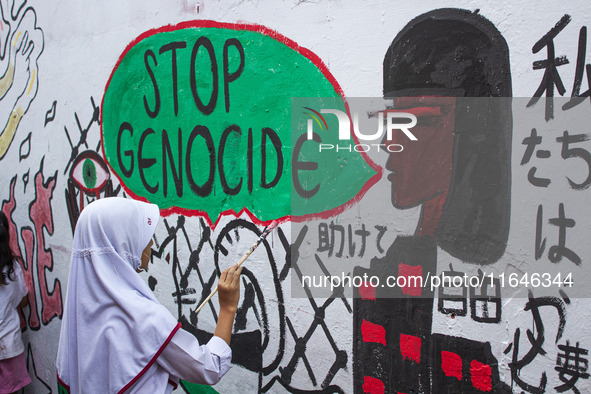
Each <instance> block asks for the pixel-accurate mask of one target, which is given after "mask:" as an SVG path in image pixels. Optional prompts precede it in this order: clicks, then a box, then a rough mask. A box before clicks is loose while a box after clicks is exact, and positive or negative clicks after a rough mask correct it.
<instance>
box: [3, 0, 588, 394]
mask: <svg viewBox="0 0 591 394" xmlns="http://www.w3.org/2000/svg"><path fill="white" fill-rule="evenodd" d="M0 16H1V19H0V75H2V76H1V77H0V208H1V210H2V212H4V213H5V214H6V215H7V217H8V218H9V221H10V234H11V236H12V237H13V238H12V245H11V246H12V247H13V249H14V252H15V253H17V254H18V255H19V256H21V257H22V265H23V268H24V272H25V279H26V282H27V287H28V289H29V295H28V297H29V306H27V307H25V308H24V309H22V310H21V311H20V314H21V325H22V330H23V340H24V342H25V349H26V359H27V368H28V371H29V374H30V376H31V378H32V383H31V384H30V385H29V386H28V387H27V388H25V389H24V392H25V393H53V392H57V391H58V387H57V380H56V368H55V358H56V354H57V345H58V338H59V332H60V326H61V322H62V317H63V313H64V300H65V296H66V291H67V283H68V270H69V267H70V253H71V247H72V242H73V233H74V228H75V224H76V220H77V218H78V216H79V214H80V212H81V211H82V210H83V209H84V208H85V207H86V206H87V205H88V204H90V203H91V202H92V201H94V200H96V199H97V198H105V197H108V196H122V197H126V198H135V199H140V200H144V201H150V202H153V203H156V204H158V205H159V207H160V208H161V214H162V219H161V221H160V223H159V225H158V228H157V230H156V234H155V236H154V246H153V247H152V250H153V253H152V260H151V262H150V265H149V270H148V271H147V272H144V273H141V274H140V275H141V276H142V278H144V279H145V281H146V282H147V283H148V285H149V286H150V288H151V289H152V290H153V292H154V293H155V295H156V297H157V298H158V300H160V302H161V303H162V304H164V305H165V306H166V307H167V308H168V309H169V310H170V312H171V313H172V314H173V316H175V317H176V318H178V320H179V322H181V324H182V326H183V328H185V329H186V330H188V331H190V332H191V333H193V334H194V335H195V336H196V337H197V338H198V339H200V340H205V339H207V338H208V337H209V336H211V334H212V333H213V330H214V328H215V324H216V319H217V309H218V303H217V297H214V299H213V301H212V302H211V303H210V304H209V305H207V306H206V307H205V308H204V309H203V310H202V311H201V312H200V313H199V315H195V314H194V313H193V311H194V310H195V309H196V307H197V306H198V305H199V304H200V303H201V301H202V300H203V299H204V296H206V295H207V294H208V293H209V292H210V291H211V289H212V286H214V285H215V283H216V282H217V277H218V273H219V269H224V268H225V267H227V266H228V265H230V264H231V263H232V262H233V261H236V260H237V259H238V258H239V257H240V256H241V255H242V254H243V253H244V252H245V251H246V250H247V249H248V248H249V247H250V246H251V245H252V243H253V242H254V241H255V240H256V239H257V238H258V236H259V235H260V234H261V231H262V230H263V229H264V227H265V226H266V225H268V224H269V223H271V222H272V221H274V220H277V221H278V222H279V225H278V227H277V228H276V229H275V230H274V231H273V232H272V233H271V234H270V235H269V236H268V237H267V239H266V240H265V242H264V243H262V244H261V246H260V247H259V248H258V249H257V250H256V251H255V252H254V253H253V254H252V256H251V257H250V258H249V260H247V262H246V263H245V265H244V274H243V278H242V287H241V301H240V305H239V310H238V313H237V317H236V322H235V325H234V335H233V342H232V349H233V354H234V357H233V367H232V369H231V370H230V371H229V372H228V374H227V375H226V376H225V377H224V378H222V380H221V381H220V383H218V384H217V385H215V386H213V388H210V387H207V386H202V385H198V384H193V383H189V382H182V383H181V385H180V386H179V387H178V388H177V389H176V391H175V392H179V393H180V392H187V393H201V392H214V391H213V390H215V391H217V392H222V393H224V392H228V393H229V392H270V393H276V392H277V393H282V392H292V393H303V392H306V393H308V392H309V393H353V392H355V393H411V392H412V393H448V392H449V393H452V392H454V393H455V392H461V393H488V392H515V393H522V392H526V393H556V392H573V393H589V392H591V379H590V374H591V371H590V370H589V349H591V327H590V326H591V324H590V322H591V304H590V302H589V296H591V293H589V290H588V287H589V286H588V285H587V281H589V280H591V273H590V270H591V268H589V267H590V264H591V246H590V242H589V236H590V235H591V211H590V210H589V209H588V201H589V196H590V195H589V193H590V192H589V190H590V189H589V185H591V129H590V128H589V121H588V120H589V119H591V102H590V100H591V99H590V98H589V96H590V94H589V92H590V89H591V50H590V49H589V47H590V46H591V44H588V38H589V33H588V31H587V27H588V26H589V27H591V6H590V5H589V2H588V1H585V0H580V1H579V0H576V1H568V2H554V1H552V2H551V1H532V0H513V1H506V0H501V1H489V0H458V1H449V0H443V1H441V0H440V1H432V0H422V1H417V2H411V3H405V2H401V1H379V0H351V1H343V0H340V1H339V0H282V1H270V0H229V1H221V0H178V1H163V0H128V1H113V0H103V1H99V2H90V1H79V0H54V1H46V0H12V1H10V0H0ZM409 96H410V98H405V97H409ZM418 96H420V97H426V98H424V99H420V98H417V97H418ZM384 97H386V99H384ZM392 97H396V98H392ZM491 97H492V99H490V98H491ZM292 98H293V100H292ZM296 98H297V99H296ZM331 108H332V109H333V110H334V109H337V110H340V111H343V112H342V113H346V111H349V112H350V113H351V114H353V113H358V114H360V118H361V120H360V122H361V125H362V128H365V129H364V130H365V131H363V134H362V133H360V134H359V135H357V134H355V133H353V137H351V138H349V133H350V129H349V130H347V127H348V126H347V125H348V123H345V126H343V127H344V129H340V127H341V126H342V125H341V124H340V123H339V119H338V118H337V116H335V114H334V111H333V113H331V112H327V111H330V110H331ZM392 111H398V112H400V111H402V112H404V113H411V114H412V115H413V116H414V117H415V119H417V121H418V123H417V125H416V126H413V127H412V128H409V133H404V132H403V131H402V130H401V127H394V130H391V128H390V129H387V130H385V131H383V132H382V133H379V135H377V134H376V135H375V136H373V137H367V135H369V134H370V131H368V130H369V128H370V127H371V128H373V129H374V130H375V122H376V119H381V118H380V117H384V122H390V123H389V124H390V125H391V122H394V121H393V120H392V118H391V117H390V118H389V116H390V115H391V114H392V113H393V112H392ZM388 114H390V115H388ZM344 119H345V120H346V118H344ZM388 119H390V120H389V121H388ZM364 122H365V123H364ZM378 123H379V120H378ZM387 126H388V125H387ZM402 128H404V127H402ZM337 129H338V130H339V131H341V132H344V133H345V134H344V137H346V138H344V137H343V135H341V137H342V138H340V139H339V138H338V134H337V132H336V130H337ZM388 130H389V131H390V134H391V135H389V136H388V135H387V133H386V131H388ZM308 131H310V133H311V134H310V136H312V134H314V135H315V137H314V138H316V139H313V138H308V137H307V134H306V133H307V132H308ZM300 132H301V133H300ZM364 134H365V136H364ZM382 134H383V136H382ZM411 136H414V137H416V139H417V140H416V141H414V140H413V139H412V138H410V137H411ZM321 144H323V145H321ZM380 144H382V145H380ZM586 201H587V202H586ZM122 225H125V224H124V223H122ZM327 275H328V278H330V280H329V282H328V283H327V282H324V283H322V284H321V283H320V282H321V281H322V280H325V279H323V278H326V277H327ZM330 275H332V276H330ZM413 276H415V277H420V278H422V279H424V280H425V283H426V285H425V286H424V287H417V286H413V285H411V284H409V283H410V282H408V283H407V282H406V281H407V280H410V278H411V277H413ZM445 276H447V278H448V283H447V286H446V285H445V282H443V283H439V282H437V280H441V279H442V278H444V277H445ZM345 277H347V278H364V279H358V280H357V282H353V285H352V286H347V284H345V283H344V282H345V279H344V278H345ZM387 277H393V278H394V280H396V278H398V280H399V281H398V282H396V286H393V285H391V283H388V284H387V285H386V286H384V283H385V282H383V281H384V280H385V279H386V278H387ZM371 278H375V279H374V282H372V281H371ZM434 278H436V279H434ZM454 278H455V279H456V280H457V281H458V282H457V283H460V286H456V287H454V286H453V280H454ZM314 279H316V282H314ZM400 279H403V282H404V283H401V281H400ZM376 281H381V282H379V283H378V282H376ZM331 285H332V286H331ZM342 285H345V286H342ZM464 285H467V286H464Z"/></svg>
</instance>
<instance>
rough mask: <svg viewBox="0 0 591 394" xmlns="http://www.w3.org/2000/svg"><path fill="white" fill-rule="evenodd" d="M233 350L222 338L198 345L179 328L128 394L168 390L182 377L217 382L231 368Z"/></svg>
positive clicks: (201, 382)
mask: <svg viewBox="0 0 591 394" xmlns="http://www.w3.org/2000/svg"><path fill="white" fill-rule="evenodd" d="M231 360H232V350H231V349H230V347H229V346H228V344H227V343H226V342H225V341H224V340H223V339H221V338H220V337H216V336H214V337H212V338H211V339H210V341H209V342H208V343H207V344H205V345H199V342H198V341H197V339H196V338H195V337H194V336H193V335H191V334H190V333H189V332H187V331H185V330H183V329H179V330H178V331H177V332H176V333H175V334H174V335H173V337H172V339H171V340H170V342H169V343H168V345H166V346H165V347H164V349H163V350H162V353H160V355H159V356H158V358H157V359H156V360H155V362H154V363H153V364H152V365H151V366H150V367H149V368H148V370H147V371H146V372H145V373H144V374H143V375H142V376H141V377H139V379H138V380H137V382H136V383H135V384H134V385H133V386H131V387H130V388H129V390H127V391H126V392H125V393H126V394H135V393H137V394H143V393H166V394H169V393H170V392H172V390H174V389H175V388H176V387H177V385H178V382H179V380H180V379H182V380H186V381H189V382H192V383H200V384H208V385H213V384H216V383H217V382H218V381H219V380H220V379H221V377H222V376H224V374H225V373H226V372H228V370H229V369H230V362H231Z"/></svg>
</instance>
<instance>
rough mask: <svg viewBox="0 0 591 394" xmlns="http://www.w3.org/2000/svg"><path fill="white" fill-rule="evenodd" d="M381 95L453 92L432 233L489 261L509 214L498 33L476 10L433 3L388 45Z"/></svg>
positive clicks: (508, 122) (506, 112)
mask: <svg viewBox="0 0 591 394" xmlns="http://www.w3.org/2000/svg"><path fill="white" fill-rule="evenodd" d="M384 96H385V97H402V96H451V97H455V98H456V105H455V112H456V116H455V131H454V137H453V157H452V169H451V171H452V173H451V181H450V187H449V191H448V194H447V197H446V199H445V204H444V206H443V212H442V214H441V218H440V220H439V222H438V224H437V227H436V230H435V233H434V236H435V238H436V240H437V243H438V244H439V246H440V247H441V248H443V249H444V250H445V251H447V252H448V253H450V254H451V255H453V256H454V257H457V258H459V259H461V260H463V261H466V262H471V263H476V264H490V263H493V262H495V261H497V260H498V259H499V258H500V257H501V256H502V255H503V253H504V251H505V248H506V244H507V237H508V232H509V218H510V184H511V164H510V158H511V133H512V115H511V102H510V99H508V97H511V74H510V66H509V51H508V48H507V43H506V42H505V39H504V38H503V37H502V36H501V34H500V33H499V31H498V30H497V29H496V27H495V26H494V25H493V24H492V23H491V22H489V21H488V20H486V19H485V18H483V17H481V16H480V15H479V14H478V13H476V12H470V11H465V10H459V9H439V10H435V11H432V12H428V13H426V14H423V15H420V16H419V17H417V18H415V19H414V20H412V21H411V22H410V23H408V24H407V25H406V27H405V28H404V29H403V30H402V31H401V32H400V33H399V34H398V35H397V36H396V38H395V39H394V41H393V42H392V44H391V45H390V47H389V48H388V51H387V53H386V56H385V59H384ZM475 97H479V98H483V97H489V98H491V99H489V100H486V99H473V98H475ZM500 97H507V99H498V98H500ZM475 106H476V107H478V110H477V111H474V110H473V108H474V107H475ZM471 107H472V110H470V108H471Z"/></svg>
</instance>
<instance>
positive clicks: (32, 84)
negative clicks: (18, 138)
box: [0, 0, 44, 160]
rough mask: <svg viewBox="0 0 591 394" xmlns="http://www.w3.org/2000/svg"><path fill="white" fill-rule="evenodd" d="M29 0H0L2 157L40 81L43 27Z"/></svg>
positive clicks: (0, 123) (0, 136)
mask: <svg viewBox="0 0 591 394" xmlns="http://www.w3.org/2000/svg"><path fill="white" fill-rule="evenodd" d="M26 3H27V2H26V1H24V2H21V3H20V4H19V2H14V1H10V0H3V1H2V2H0V14H1V17H2V20H1V21H0V25H1V29H0V69H1V70H2V71H0V73H1V74H2V76H1V77H0V130H2V131H1V132H0V160H1V159H2V158H3V157H4V156H5V155H6V152H7V151H8V148H9V147H10V145H11V144H12V141H13V139H14V136H15V133H16V130H17V128H18V125H19V123H20V121H21V119H22V117H23V116H24V114H25V113H26V112H27V111H28V110H29V107H30V105H31V102H32V101H33V100H34V99H35V96H36V95H37V88H38V84H39V73H38V64H37V61H38V59H39V56H40V55H41V52H43V45H44V38H43V31H42V30H41V29H40V28H39V27H38V26H37V15H36V13H35V10H34V9H33V8H32V7H27V6H26ZM29 138H30V134H29V136H28V137H27V139H29ZM21 150H22V147H21ZM21 156H22V155H21Z"/></svg>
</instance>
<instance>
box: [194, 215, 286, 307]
mask: <svg viewBox="0 0 591 394" xmlns="http://www.w3.org/2000/svg"><path fill="white" fill-rule="evenodd" d="M275 227H277V221H275V220H273V221H272V222H271V224H269V225H268V226H266V227H265V228H264V229H263V232H262V234H261V236H260V237H259V239H257V241H256V242H255V243H254V244H253V245H252V246H251V247H250V248H249V249H248V250H247V251H246V253H244V255H243V256H242V257H241V258H240V260H238V262H237V263H236V264H237V266H238V267H240V266H241V265H242V263H244V261H245V260H246V259H247V258H248V256H250V255H251V253H252V252H254V251H255V249H256V248H258V246H259V245H260V244H261V242H263V241H264V240H265V238H267V235H269V233H270V232H271V231H273V229H274V228H275ZM238 267H237V268H238ZM217 291H218V286H217V285H216V286H215V289H213V291H212V292H211V294H210V295H208V296H207V298H206V299H205V300H204V301H203V302H202V303H201V305H199V308H197V309H195V312H193V313H195V314H197V313H199V311H200V310H201V309H202V308H203V307H204V306H205V304H207V303H208V302H209V300H211V297H213V295H214V294H215V293H217Z"/></svg>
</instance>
